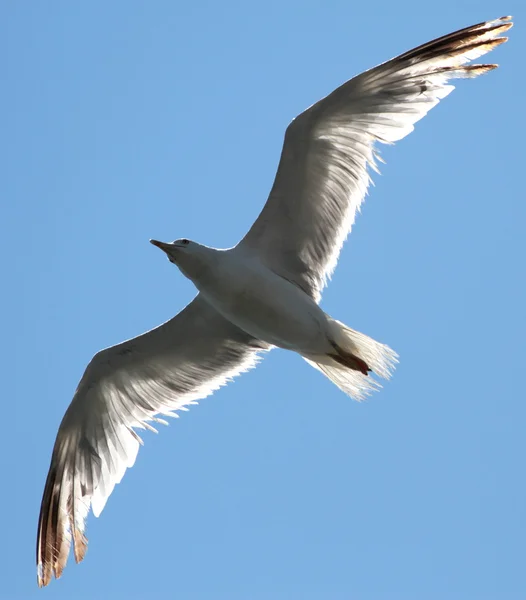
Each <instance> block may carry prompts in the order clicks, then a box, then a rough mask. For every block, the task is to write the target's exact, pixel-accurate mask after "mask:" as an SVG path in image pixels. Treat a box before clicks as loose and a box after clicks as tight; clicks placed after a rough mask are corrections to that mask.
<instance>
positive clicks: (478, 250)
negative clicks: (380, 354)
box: [0, 0, 526, 600]
mask: <svg viewBox="0 0 526 600" xmlns="http://www.w3.org/2000/svg"><path fill="white" fill-rule="evenodd" d="M423 6H424V5H423V4H422V3H421V2H416V1H413V0H403V1H399V2H396V3H395V2H391V1H390V0H389V1H388V0H379V1H378V2H375V3H358V4H357V3H355V2H341V1H336V0H327V1H324V2H306V1H300V0H290V1H287V2H277V1H271V0H266V1H265V2H261V3H258V4H257V5H256V4H254V3H242V2H233V1H229V0H227V1H225V2H221V3H218V2H217V3H216V2H200V1H196V2H194V3H182V2H168V1H165V2H162V1H154V2H150V3H145V2H137V1H133V0H127V1H126V2H124V1H114V2H111V3H107V2H101V1H98V0H94V1H92V2H89V3H80V2H79V3H73V2H66V1H63V2H58V1H53V2H46V3H44V2H40V3H39V2H33V3H30V4H28V3H22V2H17V3H15V2H4V3H2V4H1V6H0V29H1V32H0V34H1V35H0V39H1V40H2V42H1V44H2V45H3V46H4V52H3V55H4V57H7V64H6V65H4V71H3V90H4V91H3V94H2V96H1V97H0V104H1V109H2V114H3V116H4V125H3V135H2V138H3V139H2V145H1V157H0V158H1V162H2V166H3V170H4V173H3V176H2V188H3V191H2V199H3V219H2V236H1V237H0V244H1V252H2V256H3V261H2V262H3V267H2V269H3V281H4V285H5V287H4V293H3V294H2V297H1V302H2V315H3V321H4V322H3V338H4V344H3V347H2V349H1V352H2V364H3V366H4V369H5V370H4V386H5V387H4V393H3V397H4V420H5V426H4V428H3V430H4V431H3V434H2V445H3V450H2V454H3V456H4V459H5V465H4V466H3V473H4V482H6V483H5V485H4V488H3V494H2V496H3V500H2V515H3V518H2V539H3V544H2V546H3V548H2V550H0V554H1V558H2V565H3V573H4V576H3V584H2V588H3V590H2V592H0V597H1V598H6V600H7V599H9V600H11V599H16V600H18V599H23V600H26V599H27V600H30V599H32V598H54V599H62V598H64V599H71V598H75V599H76V600H84V599H104V598H111V599H112V600H118V599H120V598H126V599H134V598H146V597H157V598H181V599H185V600H201V599H206V600H209V599H212V598H213V599H214V600H223V599H225V600H227V599H228V600H238V599H239V600H267V599H270V600H282V599H283V600H285V599H286V600H289V599H294V600H295V599H299V600H310V599H316V600H318V599H320V598H327V599H330V600H344V599H345V600H347V599H352V600H396V599H403V600H413V599H414V600H417V599H418V600H422V599H426V600H434V599H437V600H438V599H440V600H442V599H443V598H448V599H449V600H454V599H457V598H458V599H463V600H464V599H471V598H473V599H477V600H483V599H499V600H505V599H519V598H524V597H526V582H525V575H524V570H523V567H524V536H525V514H526V513H525V510H524V505H525V500H526V486H525V483H524V452H525V443H524V422H525V419H526V409H525V404H524V397H525V394H524V384H523V377H522V375H523V373H524V361H525V358H526V357H525V348H524V339H525V335H526V327H525V321H524V304H525V300H526V298H525V296H526V294H525V284H524V258H525V256H526V242H525V237H524V222H525V219H526V210H525V203H524V184H523V174H524V165H523V160H522V159H523V154H524V150H523V147H522V146H523V140H524V135H525V120H524V97H525V95H526V90H525V89H524V77H523V76H522V75H523V72H524V63H523V61H524V56H525V55H526V43H525V41H524V39H525V38H524V34H523V31H522V27H523V23H524V22H525V16H526V13H525V11H524V6H523V3H522V2H521V1H519V0H510V1H508V2H506V3H502V2H497V1H492V0H477V1H473V2H468V1H462V0H460V1H459V0H457V1H455V2H453V1H450V0H446V1H444V2H441V3H435V4H433V3H426V4H425V8H423ZM510 13H511V14H514V16H515V17H516V22H517V26H516V28H515V29H513V30H512V31H511V41H510V43H509V44H507V45H505V46H503V47H501V48H499V49H498V50H497V51H496V52H494V53H492V54H491V55H490V58H489V62H498V63H500V64H501V69H499V70H497V71H496V72H493V73H490V74H489V75H486V76H485V77H481V78H479V79H477V80H474V81H461V82H459V84H458V89H457V90H456V91H455V92H454V93H453V94H452V95H451V96H449V97H448V98H447V99H446V101H445V102H443V103H442V104H441V105H440V106H439V107H437V108H436V109H435V110H434V111H433V112H432V113H431V114H430V115H428V117H426V118H425V119H424V120H423V121H421V122H420V123H419V124H418V125H417V128H416V131H415V132H414V133H413V134H412V135H411V136H409V137H408V138H406V139H405V140H403V141H402V142H400V143H398V144H397V145H396V147H393V148H391V147H389V148H383V157H384V159H386V161H387V164H386V165H385V166H383V167H382V176H381V177H376V178H375V182H376V186H375V188H373V189H372V193H371V194H370V197H369V198H368V200H367V202H366V204H365V207H364V209H363V212H362V215H361V216H360V217H359V219H358V221H357V223H356V226H355V228H354V231H353V233H352V236H351V237H350V238H349V240H348V242H347V245H346V246H345V249H344V252H343V254H342V256H341V260H340V263H339V266H338V269H337V271H336V273H335V276H334V278H333V281H332V283H331V285H330V286H329V288H328V289H327V291H326V293H325V295H324V298H323V303H322V306H323V308H324V309H325V310H326V311H327V312H329V313H330V314H331V315H333V316H334V317H336V318H338V319H339V320H342V321H344V322H345V323H348V324H349V325H350V326H352V327H354V328H356V329H359V330H361V331H363V332H365V333H367V334H369V335H371V336H373V337H375V338H376V339H378V340H380V341H383V342H385V343H388V344H389V345H391V346H392V347H393V348H395V349H396V350H397V351H398V353H399V354H400V357H401V362H400V365H399V368H398V369H397V371H396V373H395V376H394V378H393V379H392V381H391V382H389V383H388V384H387V385H386V386H385V388H384V389H383V390H382V391H381V392H380V393H377V394H375V395H374V396H373V397H372V398H371V399H370V400H369V401H367V402H365V403H362V404H358V403H355V402H352V401H351V400H350V399H349V398H347V397H346V396H344V395H343V394H342V393H341V392H340V391H339V390H338V389H337V388H336V387H335V386H333V385H332V384H331V383H330V382H329V381H328V380H326V379H325V378H324V377H323V376H322V375H321V374H320V373H318V372H317V371H315V370H314V369H311V368H310V367H309V366H308V365H307V364H306V363H305V362H304V361H303V360H301V359H300V358H299V357H297V356H294V355H292V354H288V353H286V352H284V351H275V352H273V353H271V354H270V355H269V356H268V357H267V358H266V360H265V361H264V362H263V363H262V364H261V365H260V366H259V367H258V369H256V370H254V371H252V372H250V373H248V374H246V375H244V376H243V377H241V378H240V379H238V380H237V381H236V382H235V384H232V385H230V386H228V387H226V388H223V389H222V390H220V392H218V393H216V394H215V395H214V396H213V397H211V398H208V399H206V400H205V401H203V402H202V403H201V404H200V405H199V406H197V407H192V409H191V410H190V412H188V413H184V414H183V415H182V418H181V419H178V420H175V421H173V422H172V423H171V424H170V427H169V428H163V429H162V430H161V432H160V434H159V435H158V436H155V435H154V434H146V435H145V436H144V438H145V442H146V443H145V447H144V448H143V449H142V450H141V452H140V454H139V457H138V460H137V463H136V465H135V467H134V468H133V469H132V470H131V471H129V472H128V473H127V474H126V477H125V478H124V480H123V482H122V483H121V484H120V485H119V486H117V488H116V489H115V491H114V493H113V495H112V496H111V498H110V500H109V502H108V504H107V506H106V508H105V510H104V512H103V514H102V516H101V518H100V519H95V518H94V517H93V516H90V518H89V521H88V535H89V538H90V546H89V550H88V554H87V556H86V559H85V561H84V562H83V563H82V564H81V565H79V566H75V565H74V563H73V561H71V562H70V564H69V565H68V567H67V569H66V571H65V573H64V576H63V578H62V579H61V580H59V581H53V582H52V584H51V586H50V587H49V588H47V589H45V590H42V591H39V590H38V589H37V587H36V576H35V567H34V545H35V532H36V524H37V517H38V510H39V505H40V499H41V494H42V490H43V485H44V481H45V477H46V474H47V468H48V463H49V458H50V454H51V449H52V445H53V442H54V438H55V435H56V431H57V428H58V424H59V422H60V420H61V418H62V415H63V413H64V411H65V409H66V407H67V405H68V404H69V402H70V399H71V397H72V394H73V392H74V390H75V387H76V385H77V382H78V380H79V378H80V376H81V375H82V372H83V370H84V368H85V366H86V364H87V362H88V361H89V359H90V358H91V356H92V355H93V354H94V353H95V352H96V351H98V350H99V349H101V348H103V347H106V346H108V345H112V344H114V343H117V342H120V341H122V340H123V339H126V338H129V337H132V336H134V335H136V334H139V333H141V332H143V331H144V330H146V329H149V328H151V327H153V326H155V325H157V324H159V323H161V322H162V321H164V320H166V319H167V318H169V317H171V316H172V315H173V314H175V313H176V312H178V311H179V310H180V309H181V308H182V307H183V306H184V305H185V304H186V303H187V302H188V301H189V300H190V299H191V298H192V297H193V294H194V291H193V289H192V285H191V284H190V283H189V282H188V281H187V280H185V279H184V278H183V277H182V276H181V275H180V274H179V273H178V271H177V270H176V269H175V268H174V267H173V266H172V265H170V264H169V263H168V261H166V260H165V259H164V258H163V257H162V256H161V255H160V253H159V251H158V250H157V249H156V248H153V247H152V246H150V244H148V239H149V238H152V237H155V238H158V239H164V240H171V239H174V238H176V237H189V238H192V239H196V240H198V241H202V242H204V243H207V244H210V245H215V246H219V247H225V246H230V245H233V244H235V243H236V242H237V241H238V239H239V238H240V237H241V236H242V234H243V233H244V232H245V231H246V229H247V228H248V226H249V225H250V224H251V223H252V221H253V219H254V218H255V217H256V215H257V214H258V212H259V210H260V208H261V206H262V204H263V203H264V201H265V199H266V196H267V193H268V191H269V189H270V186H271V183H272V180H273V176H274V172H275V168H276V165H277V161H278V158H279V152H280V149H281V143H282V136H283V132H284V129H285V127H286V125H287V123H288V122H289V121H290V119H291V118H292V117H294V116H295V115H296V114H297V113H299V112H301V111H302V110H303V109H305V108H306V107H307V106H309V105H310V104H312V103H313V102H314V101H316V100H318V99H319V98H320V97H322V96H323V95H325V94H327V93H328V92H330V91H331V90H332V89H333V88H334V87H336V86H337V85H339V84H340V83H341V82H343V81H344V80H346V79H348V78H350V77H351V76H352V75H354V74H357V73H359V72H360V71H362V70H364V69H366V68H369V67H371V66H374V65H375V64H377V63H378V62H382V61H384V60H386V59H388V58H390V57H392V56H394V55H396V54H398V53H400V52H402V51H405V50H407V49H409V48H411V47H413V46H415V45H417V44H420V43H423V42H425V41H428V40H430V39H432V38H433V37H436V36H438V35H442V34H444V33H447V32H449V31H452V30H454V29H457V28H460V27H464V26H467V25H471V24H473V23H476V22H478V21H481V20H484V19H491V18H496V17H499V16H501V15H502V14H510ZM13 408H14V414H13Z"/></svg>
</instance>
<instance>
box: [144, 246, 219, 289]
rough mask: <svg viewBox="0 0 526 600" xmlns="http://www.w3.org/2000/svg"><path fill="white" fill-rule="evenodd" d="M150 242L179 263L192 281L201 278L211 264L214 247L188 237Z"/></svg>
mask: <svg viewBox="0 0 526 600" xmlns="http://www.w3.org/2000/svg"><path fill="white" fill-rule="evenodd" d="M150 243H151V244H153V245H154V246H157V248H160V249H161V250H162V251H163V252H165V253H166V256H167V257H168V260H169V261H170V262H171V263H173V264H174V265H177V267H179V270H180V271H181V273H182V274H183V275H185V276H186V277H188V279H191V280H192V281H196V280H199V279H200V278H201V277H202V276H203V275H204V274H205V272H206V271H207V270H208V269H209V267H210V266H211V261H212V260H213V256H212V255H213V254H214V252H213V249H212V248H208V247H207V246H203V245H201V244H198V243H197V242H192V241H191V240H187V239H186V238H182V239H179V240H175V241H173V242H171V243H167V242H159V241H158V240H150Z"/></svg>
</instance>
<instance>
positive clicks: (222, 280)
mask: <svg viewBox="0 0 526 600" xmlns="http://www.w3.org/2000/svg"><path fill="white" fill-rule="evenodd" d="M225 262H226V261H225ZM198 288H199V291H200V292H201V293H202V294H203V295H204V296H205V297H206V299H207V300H208V301H209V302H210V304H212V305H213V306H214V307H215V308H216V310H217V311H218V312H220V313H221V314H222V315H223V316H224V317H225V318H227V319H228V320H229V321H231V322H232V323H234V324H235V325H237V326H238V327H240V328H241V329H243V330H244V331H246V332H247V333H249V334H250V335H252V336H254V337H256V338H258V339H261V340H263V341H265V342H267V343H269V344H273V345H275V346H279V347H281V348H287V349H291V350H298V349H301V350H304V351H308V350H309V349H312V348H313V347H314V346H315V347H316V348H318V346H319V344H320V340H322V339H323V340H324V339H325V336H324V332H325V327H324V325H325V323H326V318H325V313H324V312H323V311H322V310H321V309H320V308H319V307H318V305H317V304H316V303H315V302H314V301H313V300H312V299H311V298H310V297H309V296H308V295H307V294H305V292H303V290H301V289H300V288H298V287H297V286H295V285H294V284H292V283H290V282H289V281H287V280H286V279H283V278H282V277H280V276H279V275H276V274H275V273H273V272H272V271H271V270H270V269H268V268H266V267H264V266H263V265H260V264H258V263H255V262H253V263H252V262H249V261H231V262H230V263H227V264H226V265H221V266H220V267H219V268H218V269H217V270H216V271H215V273H214V276H213V277H212V278H210V279H209V280H207V281H205V282H201V283H200V285H198Z"/></svg>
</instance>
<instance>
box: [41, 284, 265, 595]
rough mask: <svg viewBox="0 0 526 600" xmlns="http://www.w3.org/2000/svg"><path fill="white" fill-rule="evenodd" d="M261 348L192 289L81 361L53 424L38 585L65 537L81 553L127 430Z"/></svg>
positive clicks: (53, 566)
mask: <svg viewBox="0 0 526 600" xmlns="http://www.w3.org/2000/svg"><path fill="white" fill-rule="evenodd" d="M268 348H269V346H267V345H265V344H264V343H263V342H260V341H258V340H256V339H255V338H253V337H251V336H250V335H248V334H247V333H245V332H244V331H242V330H241V329H239V328H238V327H236V326H235V325H233V324H232V323H230V322H229V321H227V320H226V319H224V318H223V317H222V316H221V315H220V314H219V313H218V312H216V311H215V309H214V308H213V307H212V306H210V305H209V304H208V303H207V302H206V300H204V299H203V298H202V297H201V296H199V295H198V296H196V298H194V300H193V301H192V302H191V303H190V304H189V305H188V306H187V307H186V308H185V309H184V310H183V311H181V312H180V313H179V314H178V315H177V316H176V317H174V318H173V319H171V320H170V321H167V322H166V323H164V324H163V325H161V326H160V327H158V328H156V329H153V330H152V331H149V332H147V333H145V334H143V335H141V336H139V337H136V338H134V339H132V340H128V341H127V342H123V343H122V344H118V345H117V346H113V347H111V348H107V349H106V350H102V351H101V352H99V353H98V354H96V355H95V356H94V357H93V359H92V360H91V362H90V363H89V365H88V367H87V368H86V371H85V373H84V375H83V377H82V379H81V381H80V383H79V386H78V388H77V390H76V392H75V396H74V397H73V400H72V402H71V404H70V406H69V408H68V409H67V411H66V414H65V415H64V418H63V420H62V423H61V425H60V428H59V431H58V434H57V439H56V441H55V447H54V449H53V455H52V458H51V465H50V469H49V474H48V477H47V481H46V486H45V489H44V495H43V498H42V505H41V509H40V518H39V523H38V539H37V567H38V583H39V585H40V586H42V585H47V584H48V583H49V582H50V580H51V577H52V574H54V575H55V577H60V575H61V573H62V570H63V568H64V566H65V564H66V561H67V558H68V555H69V551H70V546H71V540H72V538H73V543H74V554H75V559H76V560H77V562H79V561H80V560H82V558H83V557H84V554H85V551H86V546H87V540H86V537H85V535H84V527H85V520H86V517H87V515H88V512H89V509H90V506H91V508H92V509H93V512H94V514H95V515H96V516H98V515H99V514H100V512H101V511H102V509H103V508H104V505H105V503H106V500H107V499H108V496H109V495H110V494H111V492H112V490H113V488H114V486H115V484H116V483H119V481H120V480H121V479H122V476H123V475H124V472H125V470H126V468H128V467H131V466H132V465H133V463H134V461H135V458H136V456H137V452H138V450H139V444H141V443H142V442H141V439H140V438H139V436H138V435H137V434H136V433H135V431H134V429H133V428H143V429H144V428H150V429H151V428H152V427H151V425H149V422H151V421H158V422H164V421H162V420H160V419H158V418H157V417H156V415H171V416H174V414H173V411H175V410H179V409H183V410H184V406H185V405H187V404H191V403H193V402H195V400H197V399H199V398H204V397H206V396H208V395H209V394H211V393H212V392H213V391H214V390H216V389H217V388H219V387H220V386H221V385H223V384H225V383H226V382H227V381H228V380H229V379H230V378H232V377H234V376H236V375H238V374H239V373H241V372H242V371H246V370H248V369H249V368H251V367H253V366H254V365H255V364H256V362H257V354H258V352H260V351H262V350H267V349H268Z"/></svg>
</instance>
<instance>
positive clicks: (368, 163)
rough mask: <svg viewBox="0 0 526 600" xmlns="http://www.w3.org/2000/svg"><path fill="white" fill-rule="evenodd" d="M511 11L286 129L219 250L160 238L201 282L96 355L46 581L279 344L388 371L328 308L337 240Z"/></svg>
mask: <svg viewBox="0 0 526 600" xmlns="http://www.w3.org/2000/svg"><path fill="white" fill-rule="evenodd" d="M510 19H511V17H502V18H500V19H496V20H494V21H488V22H485V23H480V24H478V25H473V26H472V27H467V28H465V29H462V30H460V31H457V32H454V33H451V34H449V35H446V36H444V37H441V38H438V39H436V40H434V41H432V42H429V43H427V44H424V45H422V46H419V47H418V48H415V49H414V50H410V51H409V52H406V53H405V54H402V55H401V56H398V57H397V58H394V59H392V60H390V61H388V62H386V63H383V64H381V65H379V66H377V67H375V68H373V69H371V70H369V71H366V72H365V73H362V74H361V75H358V76H357V77H355V78H354V79H351V80H350V81H348V82H347V83H344V84H343V85H342V86H340V87H339V88H338V89H336V90H335V91H334V92H332V93H331V94H330V95H329V96H327V97H326V98H324V99H323V100H320V101H319V102H317V103H316V104H314V105H313V106H311V107H310V108H309V109H308V110H306V111H305V112H303V113H302V114H301V115H299V116H298V117H297V118H296V119H294V120H293V121H292V123H291V124H290V125H289V127H288V128H287V131H286V134H285V141H284V145H283V151H282V154H281V160H280V163H279V167H278V171H277V175H276V179H275V182H274V185H273V187H272V190H271V192H270V196H269V198H268V200H267V203H266V204H265V207H264V208H263V210H262V212H261V214H260V215H259V217H258V218H257V220H256V221H255V223H254V224H253V226H252V228H251V229H250V231H249V232H248V233H247V235H246V236H245V237H244V238H243V240H242V241H241V242H240V243H239V244H238V245H237V246H235V247H234V248H231V249H228V250H217V249H214V248H209V247H207V246H203V245H200V244H197V243H195V242H190V241H188V240H186V239H180V240H176V241H175V242H173V243H171V244H167V243H163V242H157V241H155V240H151V242H152V244H154V245H156V246H158V247H159V248H161V249H162V250H163V251H164V252H165V253H166V254H167V256H168V258H169V260H170V261H171V262H173V263H174V264H176V265H177V266H178V267H179V269H180V270H181V271H182V273H183V274H184V275H185V276H186V277H188V278H189V279H190V280H191V281H192V282H193V283H194V284H195V286H196V288H197V289H198V294H197V296H196V297H195V298H194V299H193V300H192V302H190V304H188V306H186V308H184V309H183V310H182V311H181V312H180V313H179V314H178V315H177V316H175V317H174V318H173V319H171V320H170V321H168V322H166V323H164V324H163V325H161V326H160V327H158V328H156V329H153V330H152V331H149V332H147V333H145V334H143V335H140V336H139V337H136V338H134V339H132V340H129V341H127V342H123V343H122V344H118V345H117V346H113V347H112V348H107V349H106V350H102V351H101V352H99V353H97V354H96V355H95V356H94V357H93V359H92V360H91V362H90V363H89V365H88V367H87V369H86V371H85V373H84V375H83V376H82V379H81V381H80V383H79V385H78V387H77V390H76V392H75V395H74V397H73V400H72V402H71V404H70V406H69V408H68V409H67V411H66V414H65V415H64V418H63V420H62V423H61V424H60V428H59V431H58V434H57V438H56V442H55V446H54V449H53V455H52V458H51V465H50V469H49V474H48V477H47V481H46V486H45V490H44V495H43V499H42V505H41V510H40V518H39V523H38V540H37V571H38V584H39V586H44V585H47V584H48V583H49V582H50V580H51V578H52V575H53V574H54V575H55V577H57V578H58V577H60V575H61V574H62V571H63V569H64V566H65V564H66V561H67V558H68V555H69V551H70V546H71V542H72V541H73V545H74V555H75V559H76V561H77V562H79V561H81V560H82V559H83V558H84V554H85V552H86V547H87V539H86V537H85V535H84V530H85V521H86V517H87V515H88V513H89V509H90V507H91V508H92V510H93V513H94V514H95V515H96V516H98V515H99V514H100V512H101V511H102V509H103V508H104V505H105V503H106V501H107V499H108V497H109V495H110V494H111V492H112V490H113V488H114V486H115V484H116V483H119V482H120V480H121V478H122V476H123V475H124V472H125V471H126V468H128V467H131V466H132V465H133V464H134V461H135V458H136V456H137V452H138V450H139V445H140V444H141V443H142V442H141V439H140V438H139V436H138V435H137V433H136V432H135V429H137V428H140V429H144V428H147V429H152V426H151V425H150V422H152V421H157V422H161V423H165V421H163V420H162V419H161V418H159V415H161V416H164V415H170V416H176V415H175V414H174V411H177V410H186V409H185V407H186V406H187V405H188V404H193V403H195V401H196V400H198V399H200V398H204V397H206V396H208V395H210V394H211V393H212V392H213V391H214V390H216V389H217V388H218V387H220V386H221V385H223V384H225V383H226V382H227V381H229V380H230V379H231V378H233V377H234V376H236V375H238V374H239V373H241V372H243V371H246V370H248V369H250V368H252V367H253V366H254V365H255V364H256V362H257V359H258V355H259V354H261V353H262V352H264V351H267V350H269V349H271V348H272V347H275V346H277V347H279V348H285V349H287V350H293V351H295V352H297V353H298V354H300V355H301V356H303V357H304V358H305V359H306V360H307V361H308V362H309V363H310V364H311V365H313V366H314V367H316V368H318V369H319V370H321V371H322V372H323V373H324V374H325V375H326V376H327V377H328V378H329V379H331V380H332V381H333V382H334V383H335V384H336V385H337V386H338V387H339V388H340V389H341V390H343V391H344V392H345V393H347V394H348V395H349V396H351V397H353V398H355V399H357V400H360V399H362V398H363V397H364V396H365V395H366V394H367V393H368V392H370V391H371V390H373V389H374V388H375V387H377V386H378V384H377V382H375V380H374V379H373V377H372V376H371V375H370V373H372V374H375V375H378V376H380V377H383V378H388V377H389V375H390V373H391V371H392V369H393V366H394V363H395V362H396V354H395V353H394V352H393V351H392V350H391V349H390V348H388V347H387V346H385V345H383V344H380V343H378V342H376V341H374V340H372V339H371V338H369V337H367V336H366V335H364V334H362V333H358V332H357V331H354V330H352V329H350V328H348V327H346V326H345V325H343V324H342V323H340V322H339V321H336V320H334V319H332V318H331V317H329V316H328V315H327V314H326V313H325V312H324V311H323V310H322V309H321V308H320V307H319V306H318V302H319V300H320V296H321V292H322V290H323V288H324V286H325V284H326V283H327V279H328V278H329V277H330V276H331V274H332V271H333V270H334V267H335V266H336V262H337V259H338V255H339V252H340V248H341V246H342V244H343V242H344V240H345V238H346V236H347V234H348V233H349V231H350V228H351V226H352V224H353V222H354V218H355V215H356V212H357V210H358V209H359V208H360V205H361V203H362V201H363V199H364V196H365V193H366V191H367V187H368V185H369V181H370V177H369V174H368V167H370V168H372V169H375V170H376V162H375V159H376V158H378V156H377V154H376V151H375V145H376V142H381V143H392V142H396V141H397V140H400V139H402V138H403V137H405V136H406V135H407V134H409V133H410V132H411V131H412V130H413V125H414V124H415V123H416V122H417V121H419V120H420V119H421V118H422V117H423V116H424V115H425V114H426V113H427V112H428V111H429V110H430V109H431V108H433V107H434V106H435V105H436V104H437V103H438V102H439V100H441V99H443V98H444V97H445V96H447V95H448V94H449V93H450V92H451V91H452V90H453V86H452V85H449V84H448V83H447V82H448V81H449V80H450V79H454V78H463V77H475V76H477V75H481V74H482V73H486V72H487V71H490V70H492V69H494V68H495V67H496V66H497V65H493V64H488V65H484V64H483V65H479V64H475V65H468V64H467V63H469V62H470V61H472V60H474V59H476V58H478V57H480V56H482V55H483V54H486V53H487V52H489V51H490V50H493V49H494V48H495V47H496V46H498V45H499V44H502V43H503V42H505V41H506V40H507V38H506V37H499V36H500V35H501V34H502V33H504V32H505V31H507V30H508V29H509V28H510V27H511V26H512V23H511V21H510Z"/></svg>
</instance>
